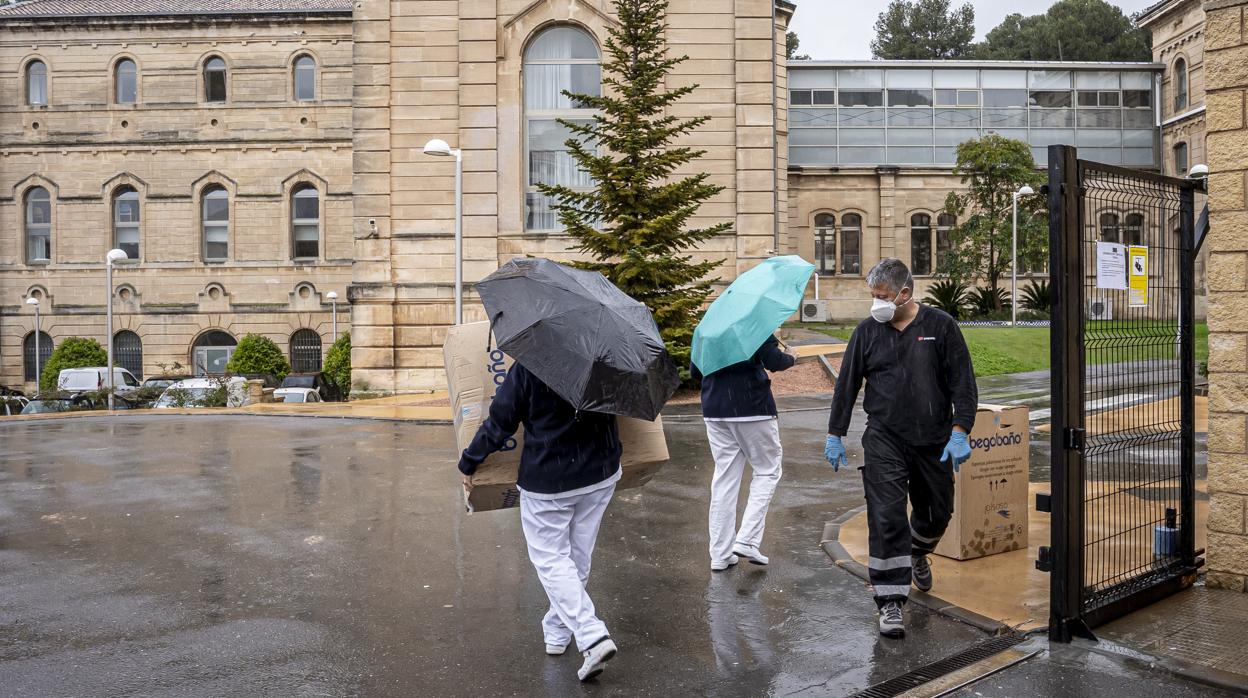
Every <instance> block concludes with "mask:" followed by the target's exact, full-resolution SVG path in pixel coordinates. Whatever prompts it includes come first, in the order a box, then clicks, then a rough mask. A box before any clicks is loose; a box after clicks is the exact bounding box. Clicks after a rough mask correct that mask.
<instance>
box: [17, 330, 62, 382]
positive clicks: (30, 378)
mask: <svg viewBox="0 0 1248 698" xmlns="http://www.w3.org/2000/svg"><path fill="white" fill-rule="evenodd" d="M53 348H54V347H53V346H52V335H50V334H48V333H47V332H40V333H39V361H38V362H36V361H35V333H34V332H31V333H29V334H27V335H26V339H24V340H22V378H23V379H24V380H25V381H26V382H28V383H31V382H34V381H37V380H39V373H38V370H41V369H42V368H43V367H44V366H47V365H48V357H49V356H52V349H53Z"/></svg>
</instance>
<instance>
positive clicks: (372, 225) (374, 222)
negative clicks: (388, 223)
mask: <svg viewBox="0 0 1248 698" xmlns="http://www.w3.org/2000/svg"><path fill="white" fill-rule="evenodd" d="M368 227H370V228H376V227H377V219H376V218H369V219H368Z"/></svg>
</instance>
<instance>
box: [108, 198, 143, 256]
mask: <svg viewBox="0 0 1248 698" xmlns="http://www.w3.org/2000/svg"><path fill="white" fill-rule="evenodd" d="M139 216H140V213H139V192H137V191H135V189H134V187H121V188H120V189H118V190H117V193H116V194H114V195H113V246H114V247H116V248H117V249H120V250H124V251H125V253H126V256H127V257H129V258H130V259H138V258H139Z"/></svg>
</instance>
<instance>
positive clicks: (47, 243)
mask: <svg viewBox="0 0 1248 698" xmlns="http://www.w3.org/2000/svg"><path fill="white" fill-rule="evenodd" d="M50 261H52V197H51V195H49V194H48V190H47V189H44V188H43V187H32V188H31V189H30V190H29V191H27V192H26V262H27V263H34V264H43V263H47V262H50Z"/></svg>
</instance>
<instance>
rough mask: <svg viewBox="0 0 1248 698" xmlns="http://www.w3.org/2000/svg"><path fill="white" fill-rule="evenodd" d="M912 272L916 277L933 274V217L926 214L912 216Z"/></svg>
mask: <svg viewBox="0 0 1248 698" xmlns="http://www.w3.org/2000/svg"><path fill="white" fill-rule="evenodd" d="M910 272H911V273H912V274H914V275H915V276H927V275H929V274H931V273H932V217H931V216H929V215H927V214H926V213H916V214H914V215H913V216H910Z"/></svg>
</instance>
